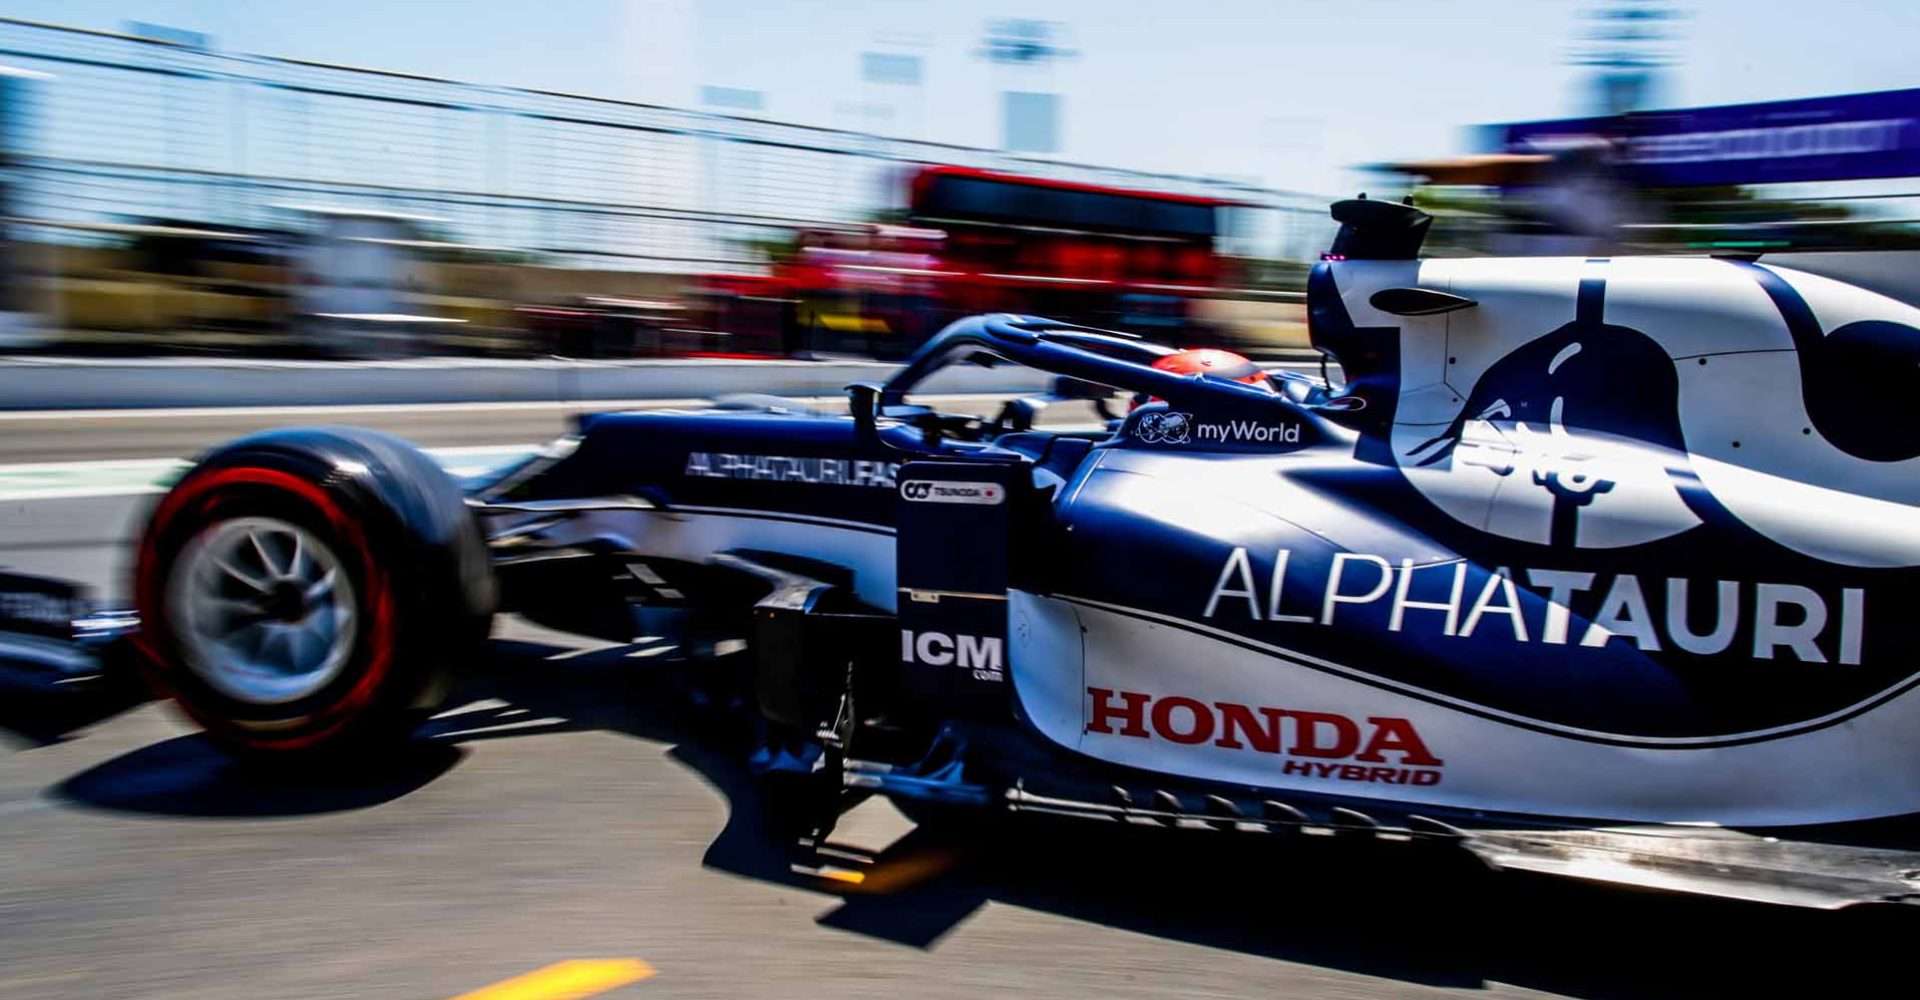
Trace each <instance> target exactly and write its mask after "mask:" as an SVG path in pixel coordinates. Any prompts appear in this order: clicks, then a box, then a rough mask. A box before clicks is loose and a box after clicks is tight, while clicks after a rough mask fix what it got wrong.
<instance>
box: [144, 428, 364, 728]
mask: <svg viewBox="0 0 1920 1000" xmlns="http://www.w3.org/2000/svg"><path fill="white" fill-rule="evenodd" d="M236 485H246V486H266V487H271V488H274V489H279V490H284V491H286V492H288V493H291V494H293V495H294V496H296V497H298V498H300V499H301V500H303V501H305V502H306V503H308V504H310V505H311V506H313V507H314V508H315V509H316V510H317V511H319V513H320V514H321V516H322V517H324V518H325V519H326V521H327V524H328V526H329V527H331V528H332V529H333V531H334V532H335V533H336V535H337V536H338V537H339V538H340V539H341V540H343V541H345V542H346V543H347V544H349V545H351V546H352V547H353V549H354V550H355V552H356V553H357V555H358V556H359V558H360V562H361V567H362V571H361V579H362V581H363V589H365V590H366V592H367V603H368V606H369V608H370V609H371V614H370V615H369V617H370V619H371V622H372V628H371V629H370V630H369V632H368V634H367V636H366V641H367V649H368V652H369V661H368V663H367V667H366V669H365V670H364V671H363V672H362V673H361V676H360V679H359V680H358V681H356V682H354V685H353V687H352V688H350V689H349V690H348V691H347V693H346V694H345V695H343V696H342V697H341V698H340V699H339V700H338V701H335V702H334V703H333V704H331V705H327V706H324V707H323V708H321V709H320V710H319V711H317V712H316V713H315V714H314V715H312V716H309V717H307V719H306V720H295V723H294V724H296V725H297V724H299V723H300V722H301V721H306V722H317V723H319V726H318V728H314V729H306V730H305V731H303V732H300V733H298V734H295V735H290V736H285V737H280V738H274V737H272V736H270V735H267V734H264V733H260V732H256V731H251V730H249V729H247V728H246V727H244V726H239V727H236V726H234V725H232V724H230V722H229V721H228V720H221V719H208V718H207V717H206V716H205V715H204V713H203V711H202V709H201V708H200V707H199V706H196V705H195V704H194V703H193V701H192V699H188V698H182V697H180V695H179V692H178V690H177V685H175V684H174V683H173V682H172V678H171V677H169V676H168V673H169V672H168V670H167V668H166V664H167V663H168V659H167V657H166V656H165V655H164V652H163V650H164V647H165V645H166V644H165V643H160V642H157V641H156V635H160V636H166V637H167V638H169V639H171V638H172V636H171V627H170V625H169V624H168V622H167V619H166V617H165V610H166V609H165V608H164V606H163V603H164V602H163V601H162V599H161V598H162V593H163V591H164V587H163V582H164V581H162V580H160V579H158V576H159V574H158V572H157V567H156V565H155V559H156V556H157V553H156V552H155V551H154V546H155V544H156V542H157V540H158V539H159V538H161V537H162V536H163V535H165V534H166V532H167V530H168V529H169V527H170V526H171V525H172V523H173V521H174V520H175V519H176V518H178V517H179V516H180V514H181V513H183V512H185V511H188V510H191V509H195V505H196V504H199V505H201V506H204V505H205V504H206V503H207V502H208V501H210V500H213V499H215V498H214V497H213V496H212V494H213V493H214V491H216V490H219V489H221V488H223V487H229V486H236ZM136 565H137V566H138V567H139V569H138V572H137V574H136V580H135V603H136V604H137V605H138V607H139V609H140V621H141V628H140V632H139V633H138V634H137V635H136V636H135V640H134V642H135V645H136V646H138V647H139V649H140V651H141V653H142V654H143V655H142V657H141V659H142V660H143V661H145V666H146V668H147V673H148V675H149V677H150V678H151V679H152V680H153V681H154V682H155V684H156V686H157V687H158V688H159V690H160V692H161V693H162V694H164V695H167V696H169V697H171V698H173V699H174V701H175V702H177V703H178V704H179V705H180V706H181V707H182V708H183V709H185V710H186V712H187V714H188V715H190V716H192V717H193V719H194V721H196V722H198V723H200V724H201V725H202V726H204V727H206V728H208V729H218V730H220V731H221V732H228V733H235V734H237V735H238V736H239V737H240V738H241V739H242V740H244V741H245V742H247V743H249V744H251V745H254V746H257V747H261V748H263V749H275V750H299V749H302V748H305V747H309V746H313V745H314V744H316V743H319V742H321V741H323V740H325V739H327V738H328V737H330V736H332V735H334V734H335V733H337V732H339V731H340V730H341V729H342V728H344V727H346V726H348V725H350V724H351V723H352V722H353V721H354V719H355V717H356V714H357V713H358V712H359V711H360V710H361V709H362V708H364V707H365V706H366V704H367V702H368V701H370V700H371V699H372V698H373V695H374V692H376V691H377V690H379V687H380V682H381V681H382V680H384V679H385V677H386V675H387V673H388V671H389V670H390V669H391V667H392V658H393V622H394V611H393V592H392V588H391V587H390V586H389V583H388V581H387V575H386V573H385V572H384V571H382V570H381V568H380V567H379V566H378V565H376V564H375V563H374V561H373V549H372V547H371V546H370V545H368V544H367V538H366V534H365V533H364V532H363V531H362V530H361V528H360V525H359V524H358V523H357V522H356V521H354V520H353V519H352V518H350V517H348V516H347V514H346V512H345V511H344V510H342V509H341V508H340V505H339V504H338V503H336V502H335V501H334V499H333V498H332V497H331V496H328V495H327V492H326V491H325V490H323V489H321V488H320V487H319V486H317V485H315V484H314V483H312V482H309V481H307V480H305V479H302V478H300V477H299V476H296V475H293V474H292V473H288V472H282V471H280V470H278V469H268V468H263V467H260V466H251V465H243V466H234V467H232V468H225V469H214V470H211V471H208V472H205V473H202V474H199V475H189V476H188V477H187V478H186V480H184V481H183V482H181V483H180V485H179V486H177V487H175V488H174V490H173V492H171V493H169V494H167V496H166V498H165V499H164V500H162V501H161V502H160V506H159V507H158V508H157V509H156V510H155V511H154V514H153V519H152V521H151V523H150V524H149V526H148V529H147V533H146V537H145V538H144V539H143V540H142V541H141V544H140V554H139V559H138V561H137V563H136Z"/></svg>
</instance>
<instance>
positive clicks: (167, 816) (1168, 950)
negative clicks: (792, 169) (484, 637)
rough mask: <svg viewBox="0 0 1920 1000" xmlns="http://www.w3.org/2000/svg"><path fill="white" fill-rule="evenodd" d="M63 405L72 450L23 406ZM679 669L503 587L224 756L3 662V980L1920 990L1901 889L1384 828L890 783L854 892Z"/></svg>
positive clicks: (529, 425) (203, 993) (12, 526)
mask: <svg viewBox="0 0 1920 1000" xmlns="http://www.w3.org/2000/svg"><path fill="white" fill-rule="evenodd" d="M315 416H316V415H314V414H310V413H298V414H288V413H282V414H272V413H258V412H254V413H245V414H235V413H228V414H208V415H202V416H194V415H179V414H176V415H172V416H168V417H156V416H152V415H136V416H131V417H128V416H122V417H119V418H105V417H100V418H90V420H89V422H85V423H81V422H79V421H73V418H72V417H70V416H66V415H63V416H61V417H58V418H51V419H49V420H46V421H44V422H40V423H35V422H34V421H32V420H29V419H25V418H20V419H13V420H10V421H8V422H6V423H4V424H0V442H3V443H0V464H4V463H20V462H47V461H56V460H74V461H78V460H88V459H96V460H97V459H107V458H158V457H167V456H171V455H180V454H189V453H191V452H192V451H194V450H197V449H198V448H199V447H203V446H205V445H207V444H210V443H212V442H214V441H216V440H218V439H220V438H222V437H226V436H229V435H231V434H233V433H236V432H239V431H241V430H244V429H248V428H249V427H250V426H253V425H258V424H259V422H260V421H267V422H268V424H267V425H271V424H272V423H274V422H280V423H290V422H309V423H310V422H316V420H315ZM331 416H334V417H337V418H338V419H335V420H332V421H330V422H336V423H371V424H373V425H375V426H382V427H385V428H387V429H390V430H394V431H396V432H399V433H403V434H406V435H408V436H410V437H413V438H415V439H416V440H420V441H422V442H423V443H426V444H430V445H437V446H462V445H465V446H472V445H490V444H507V443H513V442H521V441H537V440H540V439H542V438H543V437H546V436H550V434H551V433H557V432H558V431H559V429H560V428H561V427H562V426H563V425H564V419H565V414H564V413H560V412H548V411H539V410H528V411H524V412H517V411H512V410H471V411H467V412H465V413H453V412H448V411H421V412H416V413H409V412H402V411H391V412H385V413H364V412H362V413H343V414H333V415H331ZM69 421H72V422H71V423H69ZM42 435H47V436H50V437H52V438H55V439H57V442H58V443H57V447H56V446H55V445H54V444H53V443H50V442H49V441H48V440H24V438H29V437H33V438H39V437H40V436H42ZM50 456H57V457H50ZM146 500H147V498H146V497H140V496H88V497H78V498H64V499H48V500H14V501H5V502H0V563H7V564H13V565H17V566H21V567H23V568H32V569H37V570H41V571H47V572H53V573H57V574H61V575H65V576H69V577H75V578H80V579H84V580H88V581H90V582H92V583H94V584H96V585H98V586H101V587H103V588H105V589H106V590H108V591H109V592H111V591H113V590H116V589H117V574H118V573H119V572H120V569H119V564H120V563H121V561H122V559H123V556H124V552H125V543H126V539H127V534H128V532H129V530H130V525H131V524H132V522H133V521H134V520H135V519H136V518H137V517H138V514H139V512H140V510H141V509H142V507H143V505H144V503H145V502H146ZM663 654H665V655H663ZM689 669H690V668H688V667H686V666H684V665H680V664H676V663H673V662H671V654H670V653H667V652H666V651H664V650H660V649H656V648H653V647H647V646H639V647H613V648H601V647H598V646H596V645H593V644H586V645H583V644H581V643H580V642H578V641H576V640H571V639H568V638H566V637H563V636H558V635H555V634H552V633H547V632H542V631H540V630H537V629H534V628H532V627H530V626H527V625H524V624H522V623H518V622H515V621H511V620H509V621H504V622H502V623H501V625H500V626H499V627H498V628H497V629H496V641H495V642H494V644H493V651H492V654H491V657H490V658H489V659H488V660H487V661H486V662H482V663H476V664H474V665H473V668H472V670H471V672H470V676H469V677H468V679H467V681H466V686H465V689H464V690H463V691H462V692H461V694H460V695H459V696H458V697H457V698H456V699H455V701H454V705H455V707H454V709H453V710H452V713H451V714H449V715H446V716H443V717H442V718H441V719H439V720H437V721H436V722H435V723H434V724H433V726H432V728H431V729H430V730H429V731H428V733H427V734H426V735H425V736H424V737H423V738H422V739H421V740H419V741H417V742H416V744H415V745H413V746H412V747H411V748H409V749H408V751H407V752H405V753H402V754H398V755H396V756H395V757H393V758H392V759H390V760H388V761H386V762H385V763H384V766H383V767H382V768H381V769H380V770H379V771H378V772H376V773H374V774H370V775H362V776H352V775H339V776H333V777H331V778H328V779H324V780H323V779H316V778H307V779H302V780H299V781H288V780H285V779H276V778H270V777H267V776H261V775H256V774H250V773H248V772H245V771H242V770H240V769H238V768H236V767H234V766H232V765H230V764H228V763H227V762H226V761H225V760H224V759H223V758H221V757H220V756H219V755H218V754H216V753H215V752H213V751H212V750H211V749H209V748H208V747H207V746H206V745H205V744H204V743H203V742H202V740H201V739H200V738H199V737H198V736H196V735H194V733H193V730H192V728H191V727H190V726H188V725H187V724H186V723H184V722H183V721H182V720H181V719H180V717H179V716H178V715H176V714H175V713H174V712H173V711H171V710H170V709H169V708H167V707H166V706H163V705H158V704H153V703H136V702H133V701H132V700H131V699H129V698H124V697H118V696H113V695H110V694H102V693H91V694H89V693H81V692H73V691H65V692H52V693H47V692H38V691H27V690H25V689H18V688H0V1000H15V998H41V997H88V998H153V1000H160V998H186V997H192V998H196V1000H223V998H245V1000H261V998H307V997H314V998H337V997H366V998H396V1000H399V998H411V1000H434V998H443V997H454V996H457V995H460V994H463V993H465V992H467V991H470V990H474V989H476V988H478V987H481V986H483V985H485V984H489V983H493V982H496V981H499V980H503V979H507V978H509V977H513V976H517V975H519V974H522V973H526V972H528V971H529V970H534V969H539V968H542V967H546V966H549V965H551V964H552V963H556V962H561V961H566V960H570V959H638V960H641V961H644V962H645V963H647V965H648V966H650V967H651V969H652V970H653V972H654V974H653V975H652V976H651V977H649V978H645V979H642V980H640V981H638V982H633V983H631V984H629V985H622V986H617V987H615V988H613V989H612V990H611V991H609V992H606V993H604V994H600V995H604V996H608V997H614V998H625V997H633V998H643V997H648V996H658V997H716V998H760V997H766V998H781V1000H792V998H816V997H818V998H839V997H900V996H912V997H914V998H915V1000H923V998H934V997H963V996H964V997H980V996H993V997H1002V998H1019V997H1035V998H1078V997H1150V996H1151V997H1200V996H1218V997H1263V998H1270V997H1316V998H1317V997H1429V996H1442V995H1461V996H1480V997H1515V996H1531V995H1566V996H1575V997H1591V998H1597V1000H1600V998H1631V997H1688V996H1728V997H1733V996H1738V997H1760V996H1766V997H1772V996H1786V995H1799V994H1806V995H1818V996H1849V995H1856V994H1865V993H1866V992H1868V991H1869V990H1872V991H1874V992H1876V993H1880V992H1891V991H1895V990H1897V991H1899V992H1901V993H1905V992H1907V991H1909V990H1910V986H1909V985H1907V984H1909V983H1910V982H1911V976H1912V973H1911V966H1912V963H1911V962H1910V961H1909V959H1908V957H1907V956H1908V955H1910V954H1911V952H1912V941H1913V940H1914V937H1915V932H1916V931H1917V930H1920V923H1916V922H1915V921H1914V920H1913V919H1911V917H1913V916H1914V914H1912V913H1908V912H1901V911H1870V912H1851V913H1839V914H1833V913H1813V912H1804V911H1793V910H1785V909H1776V908H1770V907H1764V906H1755V905H1747V904H1733V903H1725V902H1719V901H1711V900H1698V899H1689V898H1682V897H1675V896H1668V895H1663V894H1657V893H1647V892H1628V891H1622V890H1617V889H1610V888H1604V887H1596V886H1586V885H1579V884H1569V883H1560V882H1553V881H1548V880H1544V879H1538V878H1531V877H1520V876H1511V875H1496V874H1490V873H1487V872H1484V871H1481V870H1479V869H1478V868H1477V867H1475V866H1474V865H1472V864H1470V863H1468V862H1467V861H1466V860H1465V859H1463V858H1461V857H1459V856H1455V855H1451V854H1445V853H1442V854H1438V855H1434V856H1425V855H1419V854H1410V853H1408V852H1407V851H1406V850H1405V849H1401V850H1399V851H1398V852H1396V851H1395V850H1392V849H1382V848H1379V847H1370V846H1365V845H1345V846H1343V845H1321V846H1316V847H1313V848H1310V849H1309V848H1301V847H1295V848H1290V849H1283V850H1282V849H1275V848H1273V847H1271V846H1269V845H1267V844H1266V843H1264V842H1260V843H1237V842H1233V841H1230V840H1228V839H1227V838H1226V837H1225V836H1224V835H1209V834H1203V833H1188V834H1181V835H1151V834H1144V833H1133V834H1129V833H1127V832H1126V831H1121V830H1113V829H1108V828H1104V827H1096V826H1091V825H1084V824H1078V825H1076V824H1065V825H1049V824H1042V823H1026V822H1023V823H1006V824H999V825H995V826H991V827H987V828H982V829H973V828H949V827H945V826H941V827H929V828H915V827H913V825H912V824H911V823H910V822H908V821H907V820H906V819H904V818H903V817H900V816H899V815H898V814H897V813H893V812H892V811H891V810H890V809H889V808H886V807H884V806H882V805H881V804H878V803H874V804H870V805H868V806H864V807H862V809H861V810H860V811H859V812H857V813H856V814H855V815H854V816H852V817H850V818H849V821H848V823H847V825H846V826H845V827H844V828H843V831H842V833H841V834H840V835H839V839H842V840H844V841H845V842H847V843H850V844H854V845H857V846H863V847H868V848H870V849H875V850H881V851H882V854H881V861H880V864H879V866H878V867H877V868H876V869H875V871H874V873H873V875H872V876H871V877H870V878H869V880H868V883H867V885H866V886H865V887H863V888H864V890H866V891H858V892H855V891H834V889H833V888H832V887H829V886H827V885H824V884H819V883H815V882H811V881H808V880H805V879H802V878H798V877H796V876H793V875H791V874H789V873H788V870H787V864H788V860H789V857H788V855H787V854H786V852H785V850H784V842H783V839H782V838H781V837H779V836H778V835H777V834H775V833H774V832H773V831H772V824H771V823H770V821H769V817H768V815H767V813H768V809H767V808H766V802H765V800H764V798H763V796H762V795H761V794H760V792H759V789H758V787H757V786H756V784H755V783H754V781H753V779H752V778H751V777H750V775H749V774H748V773H747V771H746V769H745V767H744V765H743V763H742V758H743V754H744V750H745V747H746V745H747V742H748V741H747V737H746V734H745V730H744V728H743V724H742V722H741V720H740V718H739V716H738V714H737V713H736V712H733V711H730V710H729V709H727V708H726V707H724V706H722V705H716V704H711V703H708V704H701V703H700V702H699V700H698V699H696V698H693V697H690V695H689V692H690V691H691V690H698V686H697V685H695V684H694V683H693V682H692V680H691V678H690V677H689V676H688V672H689ZM495 995H496V996H508V995H511V996H518V997H546V996H568V995H583V994H569V993H565V992H561V991H558V990H557V988H556V989H554V990H548V991H545V992H543V991H542V989H541V988H540V987H539V986H537V985H534V986H528V987H527V988H526V989H525V990H522V991H520V992H500V993H496V994H495Z"/></svg>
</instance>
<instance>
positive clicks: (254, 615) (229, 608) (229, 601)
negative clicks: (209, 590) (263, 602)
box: [205, 597, 267, 625]
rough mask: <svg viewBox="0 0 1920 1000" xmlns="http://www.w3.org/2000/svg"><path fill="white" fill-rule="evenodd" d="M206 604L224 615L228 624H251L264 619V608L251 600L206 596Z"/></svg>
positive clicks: (265, 614)
mask: <svg viewBox="0 0 1920 1000" xmlns="http://www.w3.org/2000/svg"><path fill="white" fill-rule="evenodd" d="M205 602H206V606H207V607H209V608H211V609H213V610H214V611H217V612H219V613H220V614H222V615H224V616H225V617H226V620H227V622H228V623H229V624H233V623H238V624H240V625H251V624H253V623H254V622H257V621H263V620H265V618H266V616H267V612H266V609H264V608H262V607H260V605H259V604H257V603H255V602H253V601H236V600H234V599H233V598H231V597H208V598H206V599H205Z"/></svg>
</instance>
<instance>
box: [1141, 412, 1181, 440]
mask: <svg viewBox="0 0 1920 1000" xmlns="http://www.w3.org/2000/svg"><path fill="white" fill-rule="evenodd" d="M1133 434H1134V436H1135V437H1137V438H1139V439H1140V440H1142V441H1145V442H1146V443H1148V444H1186V443H1187V442H1188V441H1189V440H1192V438H1193V414H1191V413H1175V412H1173V411H1171V410H1168V411H1164V412H1160V413H1143V414H1141V415H1140V423H1139V424H1138V425H1137V426H1135V427H1134V429H1133Z"/></svg>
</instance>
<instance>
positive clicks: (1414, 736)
mask: <svg viewBox="0 0 1920 1000" xmlns="http://www.w3.org/2000/svg"><path fill="white" fill-rule="evenodd" d="M1367 722H1368V723H1369V724H1371V725H1372V726H1373V735H1372V737H1371V738H1369V739H1368V740H1367V748H1366V749H1365V750H1362V751H1360V752H1359V753H1358V754H1356V755H1355V756H1354V759H1355V760H1364V761H1369V762H1371V763H1376V764H1384V763H1386V762H1387V758H1386V756H1385V754H1386V751H1388V750H1393V751H1396V752H1398V753H1399V754H1400V763H1401V764H1404V765H1406V766H1409V767H1439V766H1440V765H1441V764H1443V763H1445V761H1442V760H1441V759H1440V758H1438V757H1435V756H1434V755H1433V753H1432V751H1429V750H1428V749H1427V745H1426V743H1424V742H1422V741H1421V739H1420V734H1419V733H1416V732H1414V731H1413V723H1411V722H1408V721H1407V720H1405V719H1395V718H1391V717H1381V716H1370V717H1368V719H1367ZM1296 752H1298V751H1296Z"/></svg>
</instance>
